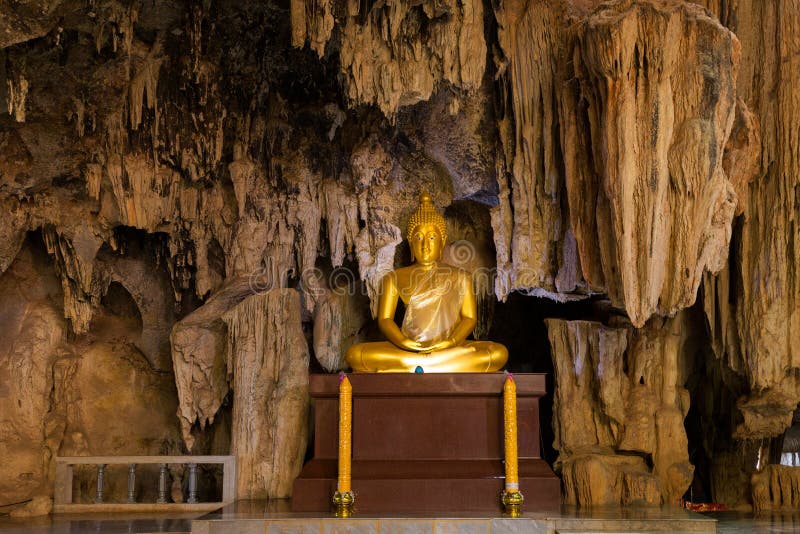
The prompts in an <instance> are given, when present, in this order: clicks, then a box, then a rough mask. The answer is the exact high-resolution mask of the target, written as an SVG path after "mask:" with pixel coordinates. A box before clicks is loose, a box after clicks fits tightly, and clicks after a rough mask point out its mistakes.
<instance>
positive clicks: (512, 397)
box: [503, 373, 519, 493]
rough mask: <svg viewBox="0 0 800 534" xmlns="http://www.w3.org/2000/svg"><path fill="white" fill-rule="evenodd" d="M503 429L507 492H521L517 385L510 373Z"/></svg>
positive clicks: (504, 402)
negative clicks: (518, 460)
mask: <svg viewBox="0 0 800 534" xmlns="http://www.w3.org/2000/svg"><path fill="white" fill-rule="evenodd" d="M503 428H504V438H505V449H506V492H508V493H517V492H519V471H518V467H517V385H516V384H515V383H514V377H513V375H511V373H509V375H508V378H506V383H505V384H504V385H503Z"/></svg>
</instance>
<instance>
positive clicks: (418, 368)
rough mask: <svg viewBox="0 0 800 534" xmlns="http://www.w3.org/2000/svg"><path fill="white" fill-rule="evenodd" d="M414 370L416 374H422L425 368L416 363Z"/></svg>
mask: <svg viewBox="0 0 800 534" xmlns="http://www.w3.org/2000/svg"><path fill="white" fill-rule="evenodd" d="M414 372H415V373H417V374H422V373H424V372H425V369H423V368H422V366H421V365H418V366H417V368H416V369H414Z"/></svg>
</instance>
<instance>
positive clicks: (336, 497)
mask: <svg viewBox="0 0 800 534" xmlns="http://www.w3.org/2000/svg"><path fill="white" fill-rule="evenodd" d="M355 501H356V496H355V495H354V494H353V492H352V491H345V492H339V491H337V492H336V493H334V494H333V509H334V512H333V513H334V515H335V516H336V517H350V516H352V515H353V503H354V502H355Z"/></svg>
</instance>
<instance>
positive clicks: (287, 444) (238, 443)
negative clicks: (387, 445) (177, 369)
mask: <svg viewBox="0 0 800 534" xmlns="http://www.w3.org/2000/svg"><path fill="white" fill-rule="evenodd" d="M222 319H223V320H224V321H225V324H227V326H228V344H227V346H228V350H227V354H228V359H227V366H228V374H229V376H230V377H231V383H232V387H233V392H234V393H233V425H232V428H231V453H232V454H235V455H236V458H237V469H238V471H239V473H240V476H239V478H238V484H239V486H238V490H237V496H238V498H245V499H248V498H249V499H258V498H285V497H289V496H290V494H291V489H292V482H294V479H295V477H296V476H297V475H298V473H300V468H301V467H302V466H303V457H304V455H305V450H306V440H307V432H308V430H307V427H308V425H307V418H308V406H309V398H308V357H309V354H308V348H307V346H306V341H305V338H304V337H303V330H302V326H301V323H300V297H299V294H298V293H297V291H295V290H294V289H276V290H272V291H269V292H266V293H262V294H259V295H253V296H252V297H249V298H247V299H246V300H244V301H243V302H242V303H240V304H238V305H237V306H236V307H234V308H232V309H230V310H228V311H227V312H226V313H225V314H224V315H223V316H222Z"/></svg>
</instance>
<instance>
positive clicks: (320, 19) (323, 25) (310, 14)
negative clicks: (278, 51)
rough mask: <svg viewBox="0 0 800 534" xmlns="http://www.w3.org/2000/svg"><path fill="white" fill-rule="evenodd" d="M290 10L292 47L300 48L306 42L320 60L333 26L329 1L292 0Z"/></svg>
mask: <svg viewBox="0 0 800 534" xmlns="http://www.w3.org/2000/svg"><path fill="white" fill-rule="evenodd" d="M291 10H292V46H294V47H297V48H302V47H303V46H304V45H305V43H306V41H308V42H309V46H310V47H311V50H313V51H314V52H316V53H317V55H318V56H319V57H320V58H321V57H322V56H323V55H324V54H325V45H326V44H327V43H328V41H329V40H330V38H331V33H332V32H333V26H334V20H333V15H332V14H331V2H330V0H292V2H291Z"/></svg>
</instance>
